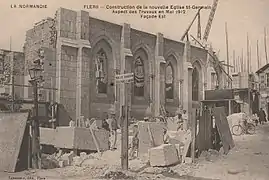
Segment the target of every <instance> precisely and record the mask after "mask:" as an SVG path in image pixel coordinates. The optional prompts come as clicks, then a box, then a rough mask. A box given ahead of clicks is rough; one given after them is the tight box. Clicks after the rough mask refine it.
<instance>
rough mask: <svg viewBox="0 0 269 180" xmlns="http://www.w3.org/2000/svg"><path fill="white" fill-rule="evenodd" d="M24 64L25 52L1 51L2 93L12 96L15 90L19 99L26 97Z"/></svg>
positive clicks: (0, 81) (0, 91) (0, 86)
mask: <svg viewBox="0 0 269 180" xmlns="http://www.w3.org/2000/svg"><path fill="white" fill-rule="evenodd" d="M24 63H25V58H24V53H23V52H17V51H10V50H6V49H0V93H5V94H9V95H12V93H13V92H12V89H13V90H14V95H15V96H16V97H17V98H23V97H24V88H23V87H22V86H21V85H23V84H24V75H25V74H24V71H25V69H24ZM12 79H14V81H13V82H12ZM12 84H14V85H15V86H14V88H12Z"/></svg>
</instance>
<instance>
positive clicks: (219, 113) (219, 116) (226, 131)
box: [213, 107, 235, 154]
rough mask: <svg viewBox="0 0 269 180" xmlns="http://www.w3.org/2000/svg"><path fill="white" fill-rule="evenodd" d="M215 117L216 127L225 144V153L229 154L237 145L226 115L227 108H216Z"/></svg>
mask: <svg viewBox="0 0 269 180" xmlns="http://www.w3.org/2000/svg"><path fill="white" fill-rule="evenodd" d="M213 115H214V117H215V122H216V126H217V129H218V132H219V135H220V139H221V141H222V144H223V149H224V153H225V154H227V153H228V152H229V150H230V149H232V148H233V147H234V146H235V145H234V141H233V138H232V133H231V131H230V128H229V124H228V121H227V118H226V115H225V108H224V107H216V108H214V109H213Z"/></svg>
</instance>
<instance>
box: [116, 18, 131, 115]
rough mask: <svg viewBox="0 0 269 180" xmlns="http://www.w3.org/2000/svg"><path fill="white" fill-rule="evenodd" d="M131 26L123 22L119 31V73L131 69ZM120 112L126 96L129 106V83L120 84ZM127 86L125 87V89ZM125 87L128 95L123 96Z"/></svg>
mask: <svg viewBox="0 0 269 180" xmlns="http://www.w3.org/2000/svg"><path fill="white" fill-rule="evenodd" d="M130 33H131V26H130V24H126V23H124V24H123V25H122V32H121V34H122V35H121V50H120V55H121V56H120V57H121V59H120V73H121V74H124V73H127V72H131V71H132V69H131V63H132V61H131V57H133V54H132V52H131V49H130V47H131V42H130V41H131V35H130ZM119 86H120V103H119V104H120V114H122V109H121V107H122V106H123V105H125V98H128V99H129V100H128V102H129V104H128V105H129V106H130V108H131V104H132V103H131V99H132V98H131V96H132V94H131V87H130V86H131V85H130V84H129V85H125V84H120V85H119ZM126 88H127V89H126ZM125 89H126V90H127V91H128V93H126V94H128V97H125V95H126V94H125Z"/></svg>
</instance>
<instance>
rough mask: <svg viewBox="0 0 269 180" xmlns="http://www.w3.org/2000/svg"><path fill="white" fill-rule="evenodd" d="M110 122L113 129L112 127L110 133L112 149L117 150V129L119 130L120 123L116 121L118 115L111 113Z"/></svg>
mask: <svg viewBox="0 0 269 180" xmlns="http://www.w3.org/2000/svg"><path fill="white" fill-rule="evenodd" d="M110 122H111V125H110V126H111V127H110V130H111V131H110V133H111V138H112V142H111V145H112V146H111V149H117V148H116V143H117V129H118V123H117V119H116V114H115V113H114V112H111V113H110Z"/></svg>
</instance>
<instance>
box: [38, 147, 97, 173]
mask: <svg viewBox="0 0 269 180" xmlns="http://www.w3.org/2000/svg"><path fill="white" fill-rule="evenodd" d="M93 158H94V157H93V156H91V155H87V154H86V153H85V152H81V153H80V155H79V156H76V155H75V153H74V152H73V151H71V152H69V153H63V151H62V150H59V151H58V152H57V153H54V154H52V155H43V156H42V168H43V169H53V168H62V167H66V166H71V165H72V166H79V167H80V166H81V165H82V163H83V162H84V161H85V160H87V159H93Z"/></svg>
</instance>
